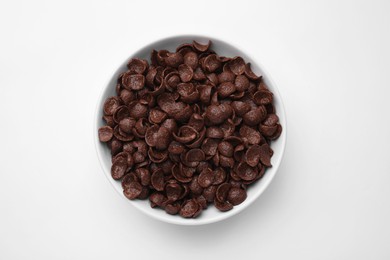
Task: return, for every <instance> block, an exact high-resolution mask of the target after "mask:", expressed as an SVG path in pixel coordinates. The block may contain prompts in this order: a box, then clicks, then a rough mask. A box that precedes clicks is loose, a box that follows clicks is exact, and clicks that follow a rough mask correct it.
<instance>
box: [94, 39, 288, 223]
mask: <svg viewBox="0 0 390 260" xmlns="http://www.w3.org/2000/svg"><path fill="white" fill-rule="evenodd" d="M180 38H206V39H209V40H211V42H213V41H219V42H221V43H223V44H226V45H228V46H231V47H233V48H235V49H237V50H239V51H240V52H241V53H242V54H244V55H245V56H247V57H250V58H251V61H252V63H254V64H256V65H257V66H258V67H259V68H260V69H261V70H262V72H263V73H262V74H263V75H265V76H266V78H267V81H269V82H270V83H271V85H272V88H273V89H272V92H273V93H274V94H275V95H276V97H277V99H278V103H279V106H280V110H279V111H278V114H283V117H281V118H280V119H281V121H280V123H281V125H282V126H283V132H282V135H281V136H280V137H279V138H281V140H280V141H281V142H282V143H281V148H280V153H281V154H280V157H279V158H278V160H277V161H275V162H273V165H272V168H274V170H273V171H272V175H271V176H270V177H269V178H268V179H266V180H264V179H263V182H264V184H263V185H262V186H260V187H259V188H258V190H256V192H255V193H254V194H253V197H252V198H250V199H249V198H247V200H248V201H247V202H246V204H244V205H242V207H241V208H239V209H236V210H234V209H233V210H231V211H228V212H222V213H221V214H220V215H218V216H217V217H213V218H211V219H195V220H196V221H188V222H186V221H183V220H181V219H180V221H178V218H176V216H172V217H166V216H165V217H162V216H161V213H164V214H165V211H157V210H156V213H155V214H154V213H153V214H151V213H150V212H149V211H147V210H146V209H145V208H144V207H143V206H142V205H141V204H140V203H137V201H131V200H128V199H127V198H126V197H125V196H124V195H123V194H122V193H121V192H119V191H118V190H117V189H116V187H115V184H114V182H116V181H115V180H114V179H112V178H110V176H109V175H110V174H107V173H106V170H105V167H104V165H103V162H102V160H103V155H102V153H101V152H100V149H99V147H98V146H99V145H100V141H99V137H98V131H97V129H98V128H99V125H98V124H99V118H98V116H99V110H100V109H101V105H102V99H103V95H104V93H105V91H106V89H107V88H108V87H109V85H110V82H111V81H112V77H113V75H117V74H118V72H119V71H120V69H121V67H122V65H123V64H125V63H126V62H127V61H128V60H129V59H130V58H132V57H133V56H134V54H135V53H138V52H140V51H142V50H144V49H146V48H151V46H153V45H155V44H157V43H159V42H163V41H169V40H174V39H180ZM108 75H109V76H108V80H107V81H105V84H104V85H103V87H102V88H101V90H100V94H99V96H98V99H97V101H96V102H97V104H96V108H95V111H94V123H93V138H94V146H95V150H96V154H97V157H98V161H99V164H100V167H101V169H102V172H103V174H104V176H105V177H106V179H107V180H108V181H109V182H110V184H111V186H112V187H113V188H114V190H115V191H116V192H115V193H116V194H118V195H119V196H120V197H121V198H122V199H125V200H126V201H128V202H130V203H131V204H132V205H133V206H134V207H135V208H137V209H138V210H140V211H141V212H143V213H144V214H145V215H147V216H149V217H152V218H154V219H157V220H159V221H163V222H166V223H170V224H176V225H184V226H197V225H206V224H212V223H216V222H219V221H223V220H226V219H228V218H230V217H232V216H235V215H237V214H238V213H240V212H242V211H243V210H244V209H246V208H247V207H249V206H250V205H252V204H253V202H254V201H256V200H257V199H258V198H259V197H260V195H261V194H262V193H263V192H264V191H265V190H266V189H267V188H268V186H269V185H270V183H271V182H272V180H273V179H274V177H275V175H276V173H277V172H278V170H279V166H280V164H281V162H282V161H283V158H284V153H285V148H286V140H287V119H286V111H285V107H284V102H283V98H282V96H281V94H280V92H279V89H278V87H277V85H276V83H275V81H274V80H273V79H272V77H271V76H270V74H269V73H268V71H267V70H266V69H265V68H264V66H263V65H262V64H261V63H260V62H258V61H257V60H256V56H255V55H253V56H248V55H247V53H246V52H245V51H243V49H242V48H241V46H239V45H237V44H236V43H233V44H232V43H230V42H228V41H226V40H225V39H224V38H221V37H219V36H218V37H214V36H210V35H207V34H175V35H171V36H167V37H163V38H159V39H157V40H154V41H152V42H150V43H148V44H147V45H145V46H143V47H140V48H138V49H136V50H135V51H132V52H131V53H130V55H128V57H127V58H125V59H124V61H122V62H121V63H120V64H119V66H118V67H116V69H114V70H113V71H112V72H111V73H110V74H108ZM169 216H170V215H169Z"/></svg>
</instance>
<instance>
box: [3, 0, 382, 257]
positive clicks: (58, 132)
mask: <svg viewBox="0 0 390 260" xmlns="http://www.w3.org/2000/svg"><path fill="white" fill-rule="evenodd" d="M389 13H390V4H389V2H388V1H259V2H257V3H255V1H242V0H241V1H231V2H226V1H224V2H222V1H220V2H219V1H202V0H198V1H187V3H184V1H156V2H150V1H62V2H55V1H42V0H38V1H7V2H6V1H1V2H0V46H1V48H0V98H1V100H0V118H1V122H2V123H1V127H0V137H1V143H0V152H1V160H0V161H1V162H0V259H130V258H131V259H161V260H163V259H176V258H178V257H180V259H243V258H245V259H255V258H256V259H300V260H303V259H354V260H356V259H389V258H390V247H389V241H390V187H389V186H390V116H389V113H390V101H389V95H390V16H389ZM191 33H195V34H207V35H211V36H214V37H217V38H222V39H224V40H226V41H228V42H231V43H233V44H237V45H239V46H241V47H242V49H243V50H244V51H245V52H247V53H252V55H255V56H256V59H258V60H260V61H261V63H262V64H263V66H264V67H265V68H266V69H267V71H268V72H269V73H270V74H271V75H272V78H273V79H274V81H275V82H276V83H277V85H278V87H279V90H280V92H281V94H282V96H283V98H284V102H285V106H286V110H287V120H288V130H289V131H288V138H287V139H288V141H287V147H286V153H285V158H284V161H283V163H282V165H281V167H280V169H279V172H278V174H277V176H276V177H275V179H274V181H273V182H272V184H271V185H270V186H269V188H268V189H267V190H266V192H265V193H264V194H263V195H262V196H261V197H260V198H259V199H258V200H257V201H256V202H255V203H254V204H253V205H252V206H251V207H249V208H248V209H247V210H245V211H244V212H242V213H241V214H239V215H237V216H235V217H233V218H231V219H229V220H227V221H223V222H220V223H217V224H212V225H206V226H200V227H185V226H175V225H171V224H166V223H161V222H158V221H156V220H153V219H151V218H149V217H147V216H145V215H143V214H142V213H141V212H139V211H138V210H136V209H135V208H133V207H132V206H131V205H129V204H128V203H126V201H125V200H123V199H121V198H120V197H119V196H118V194H116V192H115V191H114V189H113V188H112V187H111V186H110V184H109V183H108V181H107V180H106V178H105V177H104V175H103V173H102V170H101V169H100V166H99V163H98V160H97V157H96V153H95V148H94V145H93V136H92V131H93V129H92V123H93V116H94V109H95V105H96V101H97V97H98V95H99V93H100V91H101V88H102V87H103V85H104V84H105V83H106V82H107V80H108V78H109V77H110V76H111V73H112V72H113V71H114V70H115V69H116V68H117V66H119V64H120V63H122V62H123V60H124V59H125V58H126V57H128V56H129V54H131V53H132V52H133V51H135V50H137V49H139V48H141V47H142V46H144V45H145V44H148V43H150V42H152V41H154V40H156V39H159V38H163V37H166V36H171V35H177V34H191Z"/></svg>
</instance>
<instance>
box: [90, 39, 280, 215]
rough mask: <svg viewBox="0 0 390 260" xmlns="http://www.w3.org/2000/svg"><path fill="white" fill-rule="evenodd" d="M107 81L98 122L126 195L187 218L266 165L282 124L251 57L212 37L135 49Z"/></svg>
mask: <svg viewBox="0 0 390 260" xmlns="http://www.w3.org/2000/svg"><path fill="white" fill-rule="evenodd" d="M113 88H115V92H116V94H117V95H116V96H112V97H109V98H107V100H106V101H105V102H104V104H103V107H102V109H103V120H104V122H105V125H104V126H102V127H100V128H99V129H98V130H97V131H98V138H99V140H100V141H101V142H103V143H106V144H107V146H108V147H109V149H110V150H111V154H112V166H111V175H112V178H113V179H115V180H120V181H121V183H122V188H123V194H124V196H126V197H127V198H128V199H131V200H134V199H140V200H142V199H149V201H150V205H151V207H153V208H154V207H159V208H161V209H163V210H165V212H166V213H167V214H171V215H180V216H182V217H184V218H196V217H197V216H199V215H200V214H201V212H202V211H203V210H205V209H207V207H208V205H209V204H210V203H211V204H213V205H214V206H215V207H216V208H217V209H218V210H220V211H228V210H231V209H232V208H233V207H234V206H236V205H239V204H241V203H243V202H244V201H245V199H246V197H247V187H248V188H249V189H250V185H251V183H253V182H256V181H257V180H259V179H261V178H262V177H263V176H264V174H266V169H267V168H268V167H271V166H272V164H271V158H272V155H273V150H272V149H271V147H270V144H271V141H272V140H275V139H277V138H278V137H279V136H280V135H281V133H282V129H283V128H282V126H281V125H280V122H279V117H278V116H277V114H276V112H277V111H275V106H274V104H273V102H274V96H273V93H272V92H271V91H270V90H269V89H268V87H267V86H266V84H265V83H264V81H263V79H262V76H261V75H257V74H256V73H255V72H254V71H252V69H251V65H250V63H247V62H246V61H245V60H244V59H243V58H242V57H225V56H219V55H218V54H217V53H215V52H214V51H213V50H212V44H211V42H210V41H208V42H197V41H193V42H192V43H185V44H182V45H180V46H179V47H177V49H176V50H175V51H174V52H171V51H169V50H152V52H151V57H150V62H149V61H147V60H144V59H139V58H132V59H130V60H129V62H128V64H127V70H126V71H124V72H122V73H120V75H119V76H118V80H117V82H116V83H115V85H114V86H113Z"/></svg>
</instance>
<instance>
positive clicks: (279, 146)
mask: <svg viewBox="0 0 390 260" xmlns="http://www.w3.org/2000/svg"><path fill="white" fill-rule="evenodd" d="M209 39H210V40H211V41H212V46H211V48H212V49H213V50H214V51H216V52H217V54H218V55H221V56H228V57H234V56H241V57H243V58H244V59H245V61H246V62H250V63H251V65H252V70H253V71H254V72H255V73H256V74H258V75H259V74H260V75H263V80H264V82H265V83H266V84H267V85H268V87H269V89H270V90H271V91H272V92H273V93H274V105H275V108H276V113H277V115H278V116H279V118H280V124H281V125H282V126H283V132H282V135H281V136H280V138H279V139H278V140H276V141H274V142H272V144H271V147H272V149H273V150H274V155H273V157H272V159H271V162H272V165H273V167H271V168H269V169H267V170H266V173H265V175H264V177H263V178H262V179H260V180H259V181H257V182H256V183H254V184H252V185H250V187H249V188H248V197H247V199H246V200H245V201H244V202H243V203H241V204H240V205H237V206H235V207H234V208H233V209H232V210H230V211H228V212H220V211H218V210H217V209H216V208H215V207H214V206H211V205H210V206H209V207H208V208H207V210H204V211H203V212H202V214H201V215H200V216H199V217H198V218H196V219H184V218H182V217H180V216H178V215H176V216H172V215H169V214H166V213H165V211H163V210H161V209H152V208H151V207H150V205H149V200H134V201H130V200H128V199H127V198H126V197H125V196H124V195H123V190H122V186H121V183H120V181H115V180H113V179H112V177H111V173H110V169H111V153H110V150H109V149H108V147H107V146H106V144H103V143H100V142H99V139H98V136H97V130H98V128H99V127H101V126H103V125H104V121H103V120H102V116H103V111H102V109H103V104H104V101H105V100H106V98H107V97H109V96H114V95H116V93H115V85H116V81H117V78H118V76H119V74H120V73H122V72H124V71H126V69H127V67H126V64H127V62H128V60H129V59H131V58H133V57H138V58H143V59H146V60H148V61H150V52H151V50H152V49H156V50H160V49H167V50H169V51H174V50H175V49H176V47H177V46H179V45H180V44H183V43H186V42H192V41H193V40H196V41H199V42H201V43H206V42H207V41H208V40H209ZM253 56H255V55H253ZM253 56H247V55H246V54H245V53H243V52H242V51H241V50H239V49H237V48H236V47H234V46H232V45H230V44H228V43H226V42H223V41H221V40H218V39H214V38H212V37H202V36H191V35H188V36H177V37H171V38H166V39H163V40H159V41H156V42H154V43H152V44H150V45H148V46H146V47H144V48H142V49H140V50H139V51H137V52H135V53H133V54H132V55H131V56H129V57H128V58H127V59H126V60H125V61H124V62H123V63H122V64H121V66H120V67H119V68H118V69H117V70H116V72H115V73H114V75H112V77H111V79H110V80H109V82H108V84H107V85H105V86H104V89H103V91H102V94H101V96H100V98H99V101H98V105H97V109H96V117H95V127H94V129H93V131H94V135H95V144H96V149H97V153H98V157H99V160H100V164H101V166H102V168H103V171H104V174H105V175H106V177H107V179H108V180H109V181H110V182H111V184H112V186H113V187H114V188H115V189H116V190H117V191H118V193H119V194H120V195H121V196H122V197H123V198H124V199H126V200H127V201H128V203H130V204H132V205H133V206H135V207H136V208H138V209H139V210H141V211H142V212H144V213H146V214H147V215H149V216H152V217H154V218H157V219H159V220H162V221H165V222H168V223H174V224H182V225H201V224H208V223H213V222H217V221H220V220H223V219H226V218H229V217H231V216H233V215H235V214H236V213H238V212H240V211H241V210H243V209H244V208H246V207H247V206H248V205H250V204H251V203H252V202H253V201H254V200H255V199H256V198H257V197H259V195H260V194H261V193H262V192H263V191H264V189H265V188H266V187H267V186H268V184H269V183H270V182H271V180H272V178H273V177H274V175H275V173H276V171H277V169H278V167H279V164H280V162H281V159H282V156H283V153H284V146H285V140H286V119H285V112H284V108H283V104H282V101H281V97H280V94H279V92H278V90H277V89H276V87H275V84H274V83H273V82H272V81H271V80H270V78H269V76H268V75H267V73H266V72H265V71H264V69H263V68H262V67H261V66H260V65H259V63H258V62H256V61H255V60H253Z"/></svg>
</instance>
